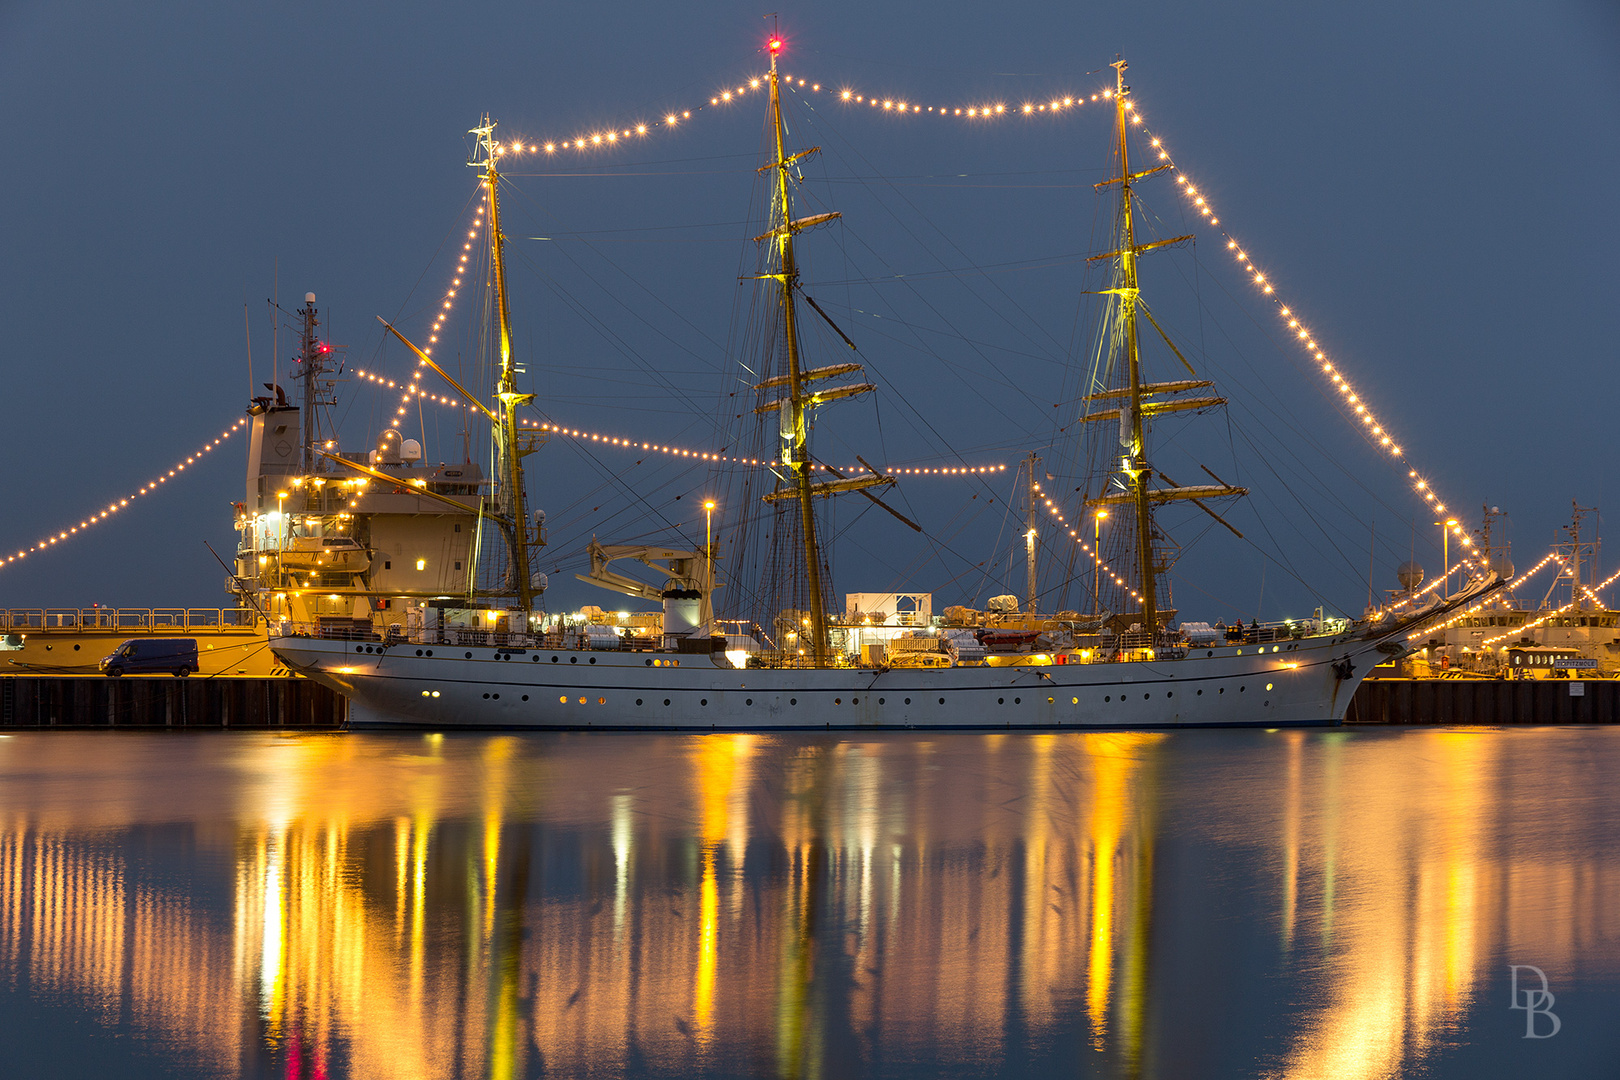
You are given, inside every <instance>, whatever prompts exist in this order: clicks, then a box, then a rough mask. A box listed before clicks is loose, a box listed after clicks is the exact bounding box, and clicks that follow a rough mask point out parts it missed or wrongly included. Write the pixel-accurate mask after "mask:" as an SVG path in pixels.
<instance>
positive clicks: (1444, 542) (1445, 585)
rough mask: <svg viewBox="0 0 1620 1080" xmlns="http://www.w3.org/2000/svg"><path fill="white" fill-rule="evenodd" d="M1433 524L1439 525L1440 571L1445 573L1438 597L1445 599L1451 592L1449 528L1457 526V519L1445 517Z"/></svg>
mask: <svg viewBox="0 0 1620 1080" xmlns="http://www.w3.org/2000/svg"><path fill="white" fill-rule="evenodd" d="M1435 524H1436V525H1438V526H1440V572H1441V573H1442V574H1444V575H1445V579H1444V580H1443V581H1442V582H1441V583H1440V599H1442V600H1446V599H1449V598H1450V594H1451V530H1452V529H1455V528H1456V527H1457V519H1456V518H1446V520H1444V521H1437V522H1435Z"/></svg>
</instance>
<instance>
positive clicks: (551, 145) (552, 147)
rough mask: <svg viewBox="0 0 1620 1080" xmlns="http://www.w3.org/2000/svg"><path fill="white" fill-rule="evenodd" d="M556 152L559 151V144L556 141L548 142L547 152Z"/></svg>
mask: <svg viewBox="0 0 1620 1080" xmlns="http://www.w3.org/2000/svg"><path fill="white" fill-rule="evenodd" d="M556 152H557V144H556V143H546V153H548V154H554V153H556Z"/></svg>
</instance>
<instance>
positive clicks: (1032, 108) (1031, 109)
mask: <svg viewBox="0 0 1620 1080" xmlns="http://www.w3.org/2000/svg"><path fill="white" fill-rule="evenodd" d="M1024 111H1025V112H1027V113H1030V112H1034V111H1035V106H1033V105H1029V104H1025V106H1024Z"/></svg>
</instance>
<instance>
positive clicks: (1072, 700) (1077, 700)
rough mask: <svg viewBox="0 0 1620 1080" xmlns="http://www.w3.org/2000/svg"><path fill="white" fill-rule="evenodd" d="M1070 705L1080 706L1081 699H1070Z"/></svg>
mask: <svg viewBox="0 0 1620 1080" xmlns="http://www.w3.org/2000/svg"><path fill="white" fill-rule="evenodd" d="M1069 704H1070V705H1078V704H1080V699H1079V698H1070V699H1069Z"/></svg>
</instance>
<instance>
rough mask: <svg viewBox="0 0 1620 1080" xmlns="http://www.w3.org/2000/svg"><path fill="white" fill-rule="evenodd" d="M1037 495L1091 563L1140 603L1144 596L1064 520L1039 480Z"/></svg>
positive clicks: (1099, 598) (1099, 599) (1047, 510)
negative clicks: (1126, 581) (1088, 557)
mask: <svg viewBox="0 0 1620 1080" xmlns="http://www.w3.org/2000/svg"><path fill="white" fill-rule="evenodd" d="M1035 494H1037V495H1039V496H1040V497H1041V501H1042V502H1043V503H1044V504H1045V505H1046V512H1047V513H1048V514H1051V515H1052V517H1054V518H1056V519H1057V523H1058V524H1059V525H1061V526H1062V527H1063V528H1064V529H1065V530H1066V531H1067V532H1068V534H1069V538H1070V539H1072V540H1073V541H1074V542H1075V543H1077V544H1079V545H1080V550H1081V551H1083V552H1085V553H1086V554H1087V555H1089V556H1091V561H1092V562H1094V563H1096V564H1097V568H1098V569H1099V570H1101V571H1102V572H1103V573H1105V574H1107V575H1108V576H1109V577H1110V578H1112V579H1113V582H1114V584H1115V585H1118V586H1119V587H1120V588H1122V589H1124V590H1125V591H1126V592H1128V593H1130V594H1131V599H1133V600H1135V601H1137V602H1138V603H1140V602H1141V600H1142V594H1141V593H1139V592H1137V591H1136V590H1135V589H1133V588H1131V587H1130V586H1129V585H1127V584H1126V583H1125V579H1124V578H1122V577H1120V576H1119V575H1118V574H1117V573H1115V572H1114V569H1113V567H1111V566H1109V565H1108V564H1107V563H1106V562H1104V561H1103V558H1102V553H1101V552H1097V551H1093V550H1091V545H1090V544H1088V543H1086V541H1085V539H1084V537H1082V536H1081V535H1080V531H1079V530H1078V529H1076V528H1075V527H1074V526H1072V525H1070V524H1069V522H1068V520H1067V519H1066V518H1064V516H1063V511H1061V510H1059V509H1058V507H1057V504H1056V503H1054V502H1053V501H1052V500H1051V498H1050V497H1049V496H1048V495H1047V494H1046V492H1045V490H1044V489H1043V488H1042V487H1041V485H1040V481H1038V480H1037V481H1036V482H1035ZM1097 602H1098V603H1099V604H1101V603H1102V598H1101V597H1098V598H1097Z"/></svg>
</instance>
